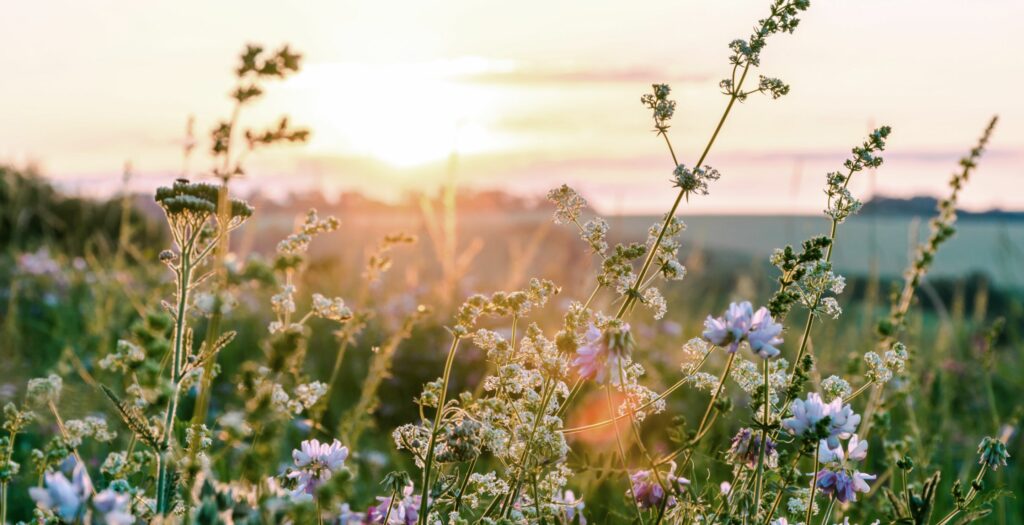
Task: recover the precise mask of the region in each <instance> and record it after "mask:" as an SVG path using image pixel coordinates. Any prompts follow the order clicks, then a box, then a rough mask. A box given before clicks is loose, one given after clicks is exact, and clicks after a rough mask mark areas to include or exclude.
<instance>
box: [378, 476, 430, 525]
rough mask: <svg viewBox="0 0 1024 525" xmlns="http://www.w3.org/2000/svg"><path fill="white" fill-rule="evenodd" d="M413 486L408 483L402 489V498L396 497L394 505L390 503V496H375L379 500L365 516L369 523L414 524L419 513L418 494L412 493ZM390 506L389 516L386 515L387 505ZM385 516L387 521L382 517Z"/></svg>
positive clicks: (388, 524) (384, 524)
mask: <svg viewBox="0 0 1024 525" xmlns="http://www.w3.org/2000/svg"><path fill="white" fill-rule="evenodd" d="M413 492H414V491H413V486H412V485H408V486H406V487H405V489H403V491H402V498H401V499H398V498H396V501H395V502H394V505H393V506H392V505H391V496H377V501H378V502H379V503H378V504H377V505H376V506H373V507H370V510H369V511H368V512H367V513H366V517H367V518H368V519H369V520H370V523H381V524H383V525H415V523H416V521H417V520H418V519H419V515H420V496H419V495H414V494H413ZM389 506H390V507H391V516H390V517H388V507H389ZM385 517H387V518H388V521H387V523H384V518H385Z"/></svg>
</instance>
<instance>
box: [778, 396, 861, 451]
mask: <svg viewBox="0 0 1024 525" xmlns="http://www.w3.org/2000/svg"><path fill="white" fill-rule="evenodd" d="M789 408H790V412H792V413H793V417H790V418H787V419H783V420H782V426H783V427H784V428H786V429H788V430H789V432H790V433H791V434H793V435H795V436H802V437H811V436H813V434H814V433H815V432H817V431H818V430H819V429H818V426H819V423H821V422H822V421H823V420H824V419H825V418H826V417H827V418H829V419H828V423H827V424H826V426H825V428H824V431H825V432H826V436H825V440H826V441H827V442H828V446H829V447H830V448H835V447H838V446H839V439H840V438H843V439H845V438H848V437H850V436H851V435H852V434H853V432H855V431H856V430H857V425H858V424H860V415H859V414H856V413H854V412H853V408H851V407H850V405H848V404H846V405H844V404H843V400H842V398H836V399H833V400H832V401H831V402H829V403H825V402H824V401H823V400H822V399H821V396H819V395H818V394H815V393H810V394H808V395H807V399H806V400H801V399H794V400H793V402H792V403H791V404H790V407H789Z"/></svg>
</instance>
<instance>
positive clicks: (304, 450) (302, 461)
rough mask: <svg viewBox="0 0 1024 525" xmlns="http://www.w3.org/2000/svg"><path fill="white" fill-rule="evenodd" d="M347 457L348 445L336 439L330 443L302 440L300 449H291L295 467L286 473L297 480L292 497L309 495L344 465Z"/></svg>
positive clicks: (297, 497)
mask: <svg viewBox="0 0 1024 525" xmlns="http://www.w3.org/2000/svg"><path fill="white" fill-rule="evenodd" d="M347 457H348V447H343V446H341V442H339V441H338V440H337V439H335V440H334V442H333V443H331V444H330V445H328V444H327V443H320V441H319V440H316V439H310V440H306V441H303V442H302V446H301V449H296V450H293V451H292V459H293V460H294V461H295V466H296V467H297V468H296V469H295V470H292V471H291V472H289V473H288V478H290V479H294V480H297V482H298V484H297V486H296V488H295V490H294V491H293V492H292V497H293V498H296V499H302V498H308V497H311V496H312V495H313V493H314V492H316V489H317V487H319V486H320V485H322V484H323V483H324V482H326V481H327V480H329V479H331V476H332V475H334V473H335V472H337V471H339V470H341V469H342V467H344V466H345V459H346V458H347Z"/></svg>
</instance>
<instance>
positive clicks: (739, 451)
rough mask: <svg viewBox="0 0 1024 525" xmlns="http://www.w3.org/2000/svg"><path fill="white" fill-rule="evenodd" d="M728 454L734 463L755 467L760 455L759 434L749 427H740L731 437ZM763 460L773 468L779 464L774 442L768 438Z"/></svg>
mask: <svg viewBox="0 0 1024 525" xmlns="http://www.w3.org/2000/svg"><path fill="white" fill-rule="evenodd" d="M729 455H730V456H732V458H733V461H735V462H736V463H740V464H743V465H746V466H747V467H749V468H757V462H758V460H759V458H760V455H761V434H760V433H757V432H754V431H753V430H751V429H749V428H741V429H740V431H739V432H737V433H736V435H735V436H733V438H732V446H731V447H729ZM764 461H765V465H766V466H767V467H768V468H775V467H776V466H778V464H779V453H778V452H777V451H776V450H775V442H774V441H772V440H771V439H770V438H769V439H768V448H767V449H766V450H765V453H764Z"/></svg>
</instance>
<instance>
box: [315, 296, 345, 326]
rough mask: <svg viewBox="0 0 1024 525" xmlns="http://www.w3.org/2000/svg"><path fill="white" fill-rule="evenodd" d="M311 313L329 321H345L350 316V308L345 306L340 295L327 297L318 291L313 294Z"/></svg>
mask: <svg viewBox="0 0 1024 525" xmlns="http://www.w3.org/2000/svg"><path fill="white" fill-rule="evenodd" d="M313 315H316V316H317V317H322V318H324V319H327V320H330V321H338V322H342V321H347V320H349V319H351V318H352V310H350V309H349V308H348V307H347V306H345V301H344V300H343V299H342V298H340V297H335V298H334V299H329V298H327V297H324V296H322V295H320V294H318V293H315V294H313Z"/></svg>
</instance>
